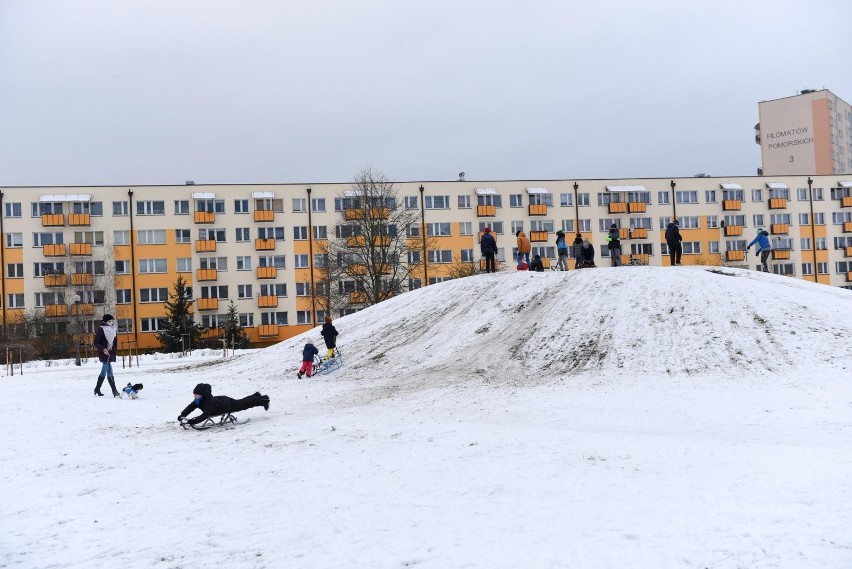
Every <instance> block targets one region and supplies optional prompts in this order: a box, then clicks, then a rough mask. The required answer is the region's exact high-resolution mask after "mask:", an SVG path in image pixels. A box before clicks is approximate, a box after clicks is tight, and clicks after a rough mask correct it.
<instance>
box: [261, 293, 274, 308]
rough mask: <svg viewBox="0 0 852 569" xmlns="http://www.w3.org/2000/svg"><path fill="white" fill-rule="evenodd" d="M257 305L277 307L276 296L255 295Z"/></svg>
mask: <svg viewBox="0 0 852 569" xmlns="http://www.w3.org/2000/svg"><path fill="white" fill-rule="evenodd" d="M257 306H258V308H277V307H278V297H277V296H263V295H261V296H258V297H257Z"/></svg>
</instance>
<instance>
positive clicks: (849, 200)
mask: <svg viewBox="0 0 852 569" xmlns="http://www.w3.org/2000/svg"><path fill="white" fill-rule="evenodd" d="M840 207H852V197H846V198H840Z"/></svg>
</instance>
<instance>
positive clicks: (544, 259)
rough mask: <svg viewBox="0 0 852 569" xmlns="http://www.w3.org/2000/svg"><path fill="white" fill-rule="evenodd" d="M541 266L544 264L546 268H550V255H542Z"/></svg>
mask: <svg viewBox="0 0 852 569" xmlns="http://www.w3.org/2000/svg"><path fill="white" fill-rule="evenodd" d="M541 266H543V267H544V268H545V269H549V268H550V257H542V258H541Z"/></svg>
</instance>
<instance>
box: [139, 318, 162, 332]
mask: <svg viewBox="0 0 852 569" xmlns="http://www.w3.org/2000/svg"><path fill="white" fill-rule="evenodd" d="M166 324H167V323H166V319H165V318H141V319H140V320H139V331H140V332H159V331H160V330H165V328H166Z"/></svg>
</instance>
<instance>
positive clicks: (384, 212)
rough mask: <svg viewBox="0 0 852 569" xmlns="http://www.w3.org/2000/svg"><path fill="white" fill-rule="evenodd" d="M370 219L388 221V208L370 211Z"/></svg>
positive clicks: (375, 208)
mask: <svg viewBox="0 0 852 569" xmlns="http://www.w3.org/2000/svg"><path fill="white" fill-rule="evenodd" d="M370 217H372V218H373V219H387V218H388V208H386V207H374V208H372V209H370Z"/></svg>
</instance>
